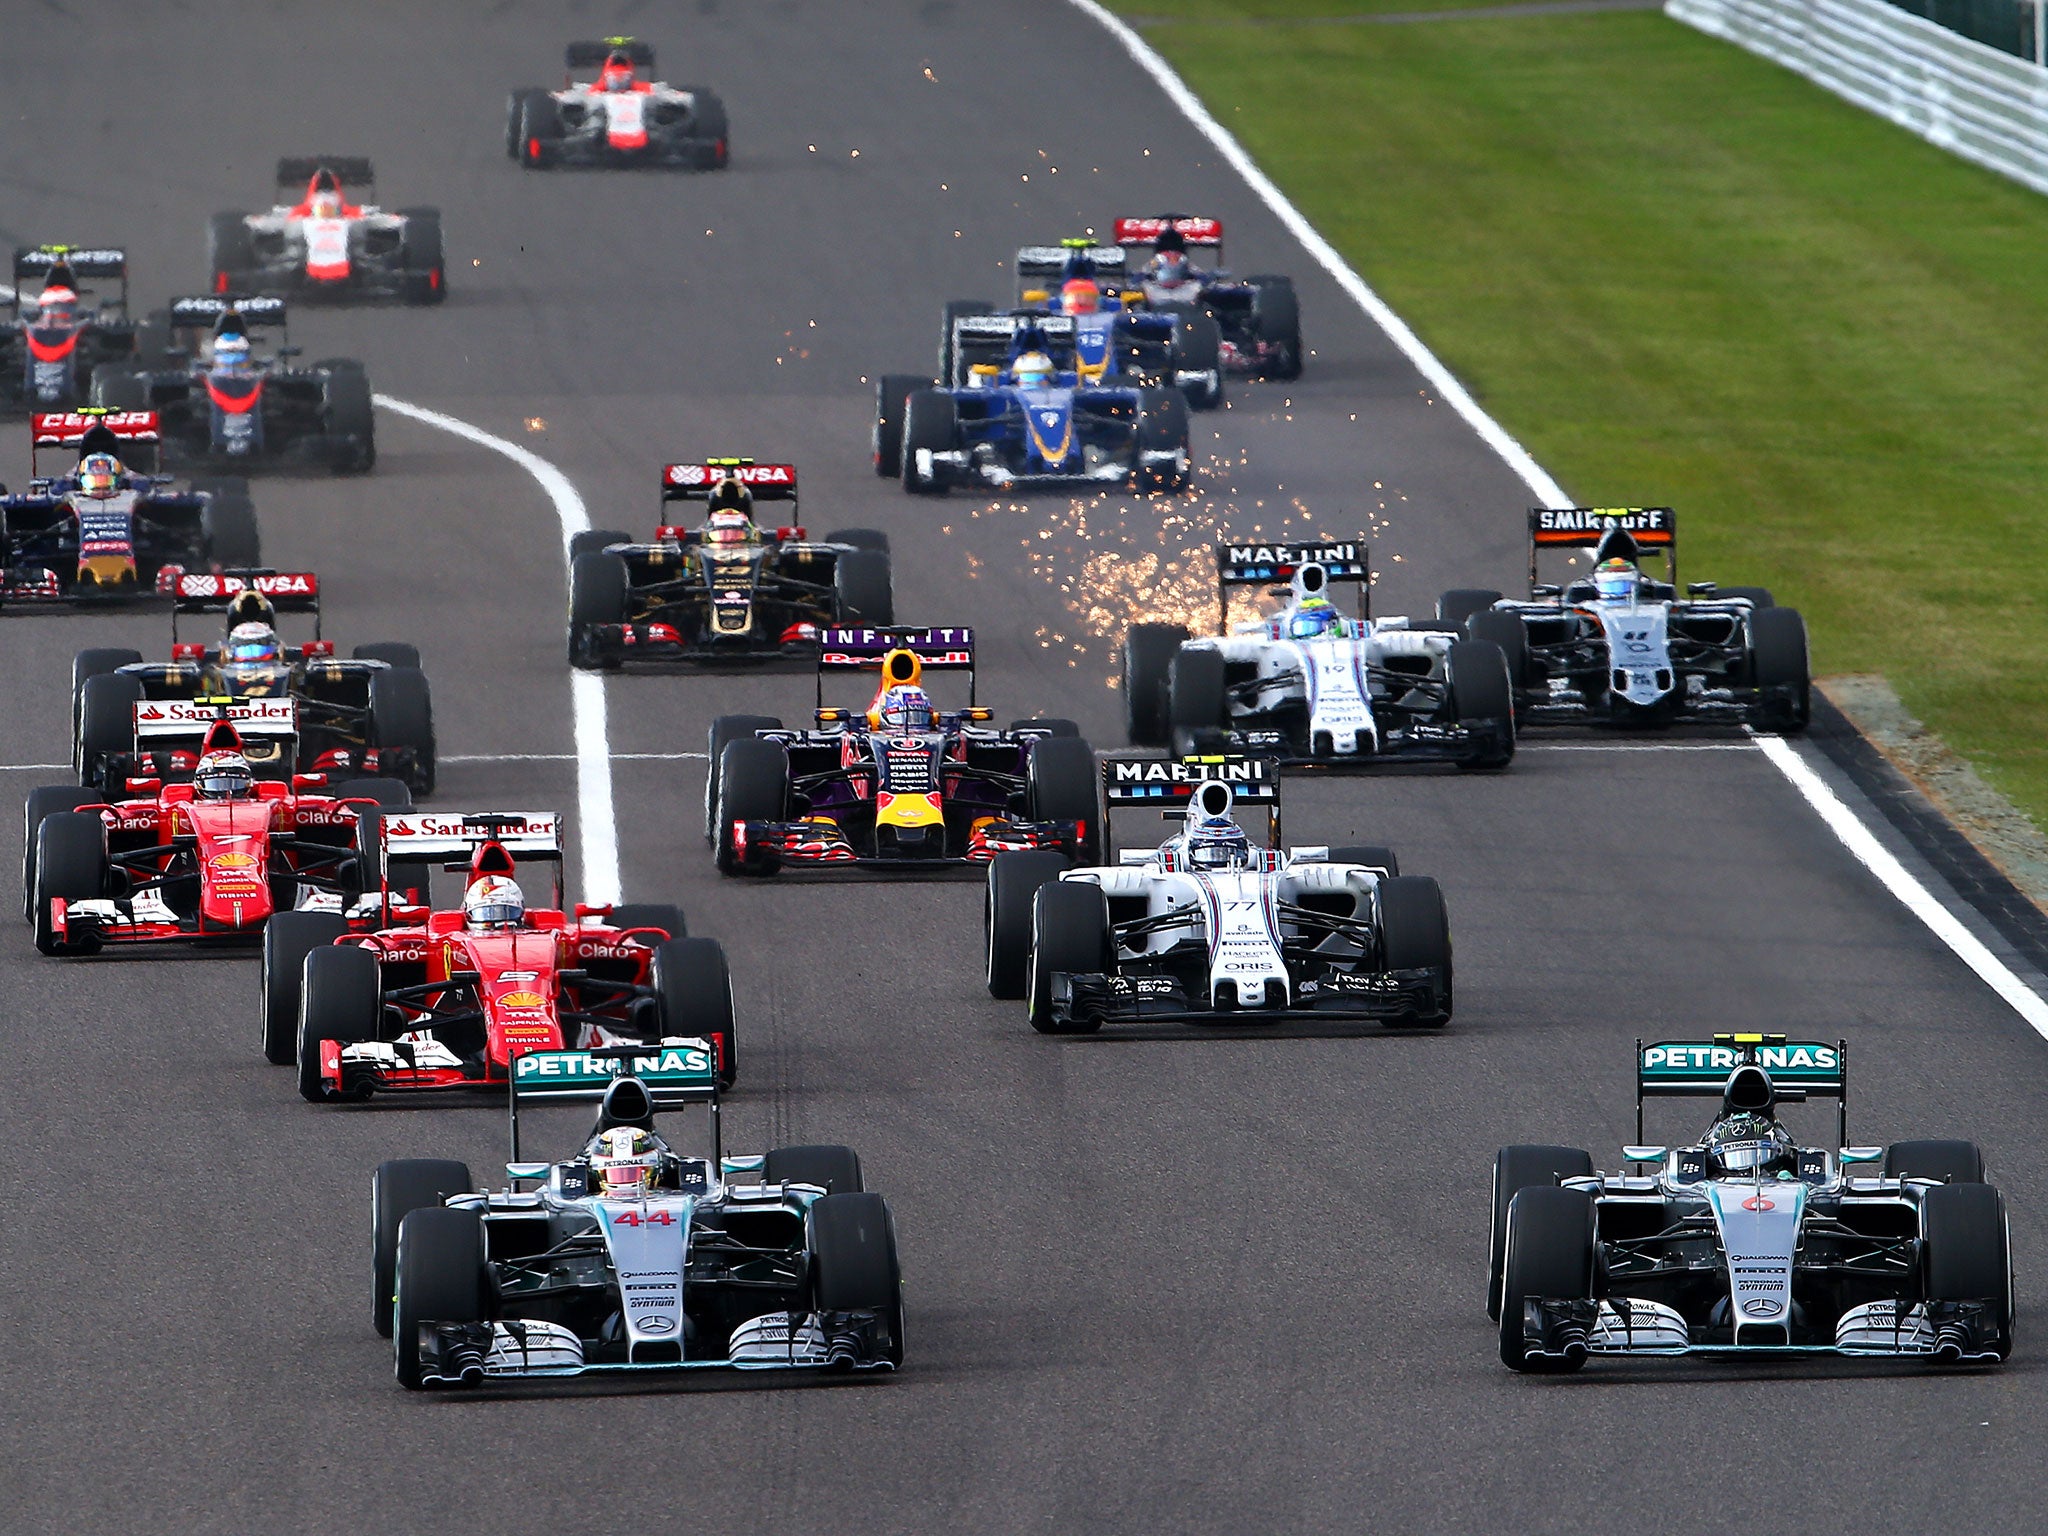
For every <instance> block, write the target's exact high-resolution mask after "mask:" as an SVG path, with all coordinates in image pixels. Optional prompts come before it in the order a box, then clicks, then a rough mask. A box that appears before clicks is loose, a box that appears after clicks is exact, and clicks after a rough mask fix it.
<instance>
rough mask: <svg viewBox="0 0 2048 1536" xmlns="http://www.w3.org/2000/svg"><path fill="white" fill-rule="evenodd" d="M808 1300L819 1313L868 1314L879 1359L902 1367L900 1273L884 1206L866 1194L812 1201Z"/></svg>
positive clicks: (892, 1227) (891, 1221)
mask: <svg viewBox="0 0 2048 1536" xmlns="http://www.w3.org/2000/svg"><path fill="white" fill-rule="evenodd" d="M808 1226H809V1237H810V1248H811V1287H812V1290H811V1301H812V1304H813V1305H814V1306H815V1307H816V1308H817V1310H818V1311H820V1312H873V1313H875V1314H876V1315H877V1317H878V1320H879V1321H880V1323H881V1325H882V1330H883V1333H884V1337H883V1338H882V1339H881V1341H880V1350H881V1356H882V1358H883V1359H884V1360H887V1361H888V1362H889V1363H890V1364H891V1365H901V1364H902V1363H903V1273H902V1269H901V1267H900V1266H899V1265H898V1263H897V1259H896V1220H895V1218H894V1217H893V1216H892V1215H891V1214H890V1212H889V1203H888V1202H887V1201H886V1200H884V1199H883V1198H882V1197H881V1196H880V1195H877V1194H869V1193H866V1192H857V1193H848V1194H833V1195H826V1196H824V1197H823V1198H821V1199H819V1200H817V1201H814V1202H813V1203H812V1205H811V1210H810V1216H809V1219H808Z"/></svg>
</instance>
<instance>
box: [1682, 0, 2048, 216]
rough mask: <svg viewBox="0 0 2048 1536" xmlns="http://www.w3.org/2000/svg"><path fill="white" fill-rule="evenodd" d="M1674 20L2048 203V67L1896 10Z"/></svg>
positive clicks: (1716, 8)
mask: <svg viewBox="0 0 2048 1536" xmlns="http://www.w3.org/2000/svg"><path fill="white" fill-rule="evenodd" d="M1664 13H1665V14H1666V15H1667V16H1670V17H1671V18H1672V19H1673V20H1675V21H1682V22H1684V23H1686V24H1687V25H1688V26H1692V27H1697V28H1698V29H1699V30H1700V31H1702V32H1706V33H1709V34H1711V35H1713V36H1715V37H1719V38H1723V39H1725V40H1727V41H1728V42H1731V43H1735V44H1737V45H1738V46H1740V47H1743V48H1747V49H1748V50H1749V51H1750V52H1752V53H1756V54H1761V55H1762V56H1763V57H1765V58H1767V59H1770V60H1773V61H1774V62H1776V63H1779V64H1783V65H1785V66H1786V67H1787V68H1788V69H1793V70H1797V71H1798V72H1799V73H1800V74H1802V75H1805V76H1806V77H1807V78H1808V79H1809V80H1812V81H1813V82H1814V83H1815V84H1817V85H1820V86H1824V87H1825V88H1826V89H1828V90H1831V91H1833V92H1834V93H1835V94H1836V95H1838V96H1842V97H1846V98H1847V99H1848V100H1850V101H1852V102H1854V103H1855V104H1856V105H1857V106H1859V107H1862V108H1864V109H1865V110H1867V111H1870V112H1875V113H1876V114H1877V115H1878V116H1880V117H1883V118H1887V119H1889V120H1890V121H1892V122H1894V123H1897V124H1898V125H1899V126H1900V127H1901V128H1905V129H1907V130H1909V131H1910V132H1913V133H1917V134H1918V135H1919V136H1920V137H1921V138H1923V139H1925V140H1927V141H1928V142H1929V143H1930V144H1933V145H1936V146H1937V147H1939V148H1941V149H1945V150H1948V151H1949V152H1950V153H1952V154H1956V155H1960V156H1962V157H1963V158H1964V159H1965V160H1973V161H1975V162H1976V163H1977V164H1979V165H1982V166H1985V167H1987V168H1988V169H1990V170H1994V171H1997V172H1999V173H2000V174H2001V175H2005V176H2010V177H2012V178H2013V180H2015V181H2018V182H2022V183H2024V184H2025V185H2026V186H2029V187H2032V188H2033V189H2034V190H2035V191H2036V192H2048V69H2043V68H2042V67H2041V66H2040V65H2038V64H2034V63H2030V62H2027V61H2026V60H2023V59H2017V58H2014V57H2013V56H2012V55H2011V54H2008V53H2001V52H2000V51H1999V50H1998V49H1996V48H1991V47H1987V46H1985V45H1984V44H1983V43H1977V42H1972V41H1971V40H1970V39H1968V38H1966V37H1960V36H1958V35H1957V34H1956V33H1954V32H1951V31H1949V30H1947V29H1946V28H1944V27H1940V26H1937V25H1936V24H1935V23H1933V22H1931V21H1927V20H1924V19H1922V18H1921V17H1918V16H1914V15H1910V14H1908V13H1907V12H1905V11H1902V10H1900V9H1899V8H1898V7H1897V6H1894V5H1890V4H1887V3H1886V0H1666V4H1665V6H1664Z"/></svg>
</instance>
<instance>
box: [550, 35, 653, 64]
mask: <svg viewBox="0 0 2048 1536" xmlns="http://www.w3.org/2000/svg"><path fill="white" fill-rule="evenodd" d="M615 53H623V54H624V55H625V56H626V57H627V58H628V59H630V60H631V61H632V63H633V67H634V68H635V69H652V68H654V44H652V43H643V42H642V41H640V39H639V38H637V37H605V38H599V39H597V40H596V41H581V42H574V43H571V44H570V45H569V46H568V47H566V48H564V49H563V50H562V63H563V64H564V65H565V66H566V67H568V68H570V69H595V68H597V66H598V65H600V64H602V63H603V62H604V61H605V60H606V59H608V58H610V57H611V56H612V55H613V54H615Z"/></svg>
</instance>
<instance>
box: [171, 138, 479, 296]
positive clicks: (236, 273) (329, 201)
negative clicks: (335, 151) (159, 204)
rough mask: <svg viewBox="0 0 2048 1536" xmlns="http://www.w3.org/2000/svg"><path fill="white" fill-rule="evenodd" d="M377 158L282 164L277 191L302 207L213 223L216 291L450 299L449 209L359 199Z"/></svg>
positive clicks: (210, 249) (372, 181) (210, 259)
mask: <svg viewBox="0 0 2048 1536" xmlns="http://www.w3.org/2000/svg"><path fill="white" fill-rule="evenodd" d="M376 180H377V173H376V170H375V169H374V168H373V167H372V166H371V164H370V162H369V161H368V160H364V159H359V158H356V157H353V156H343V155H315V156H313V157H311V158H309V159H297V160H289V159H288V160H280V161H278V162H277V186H278V189H279V191H280V192H282V193H285V194H287V195H289V194H290V193H293V192H298V191H301V189H303V195H301V196H300V197H299V200H298V201H297V202H295V203H287V202H280V203H278V204H276V205H275V206H274V207H272V208H271V210H270V211H269V212H268V213H256V214H251V213H244V212H242V211H241V210H239V209H237V210H234V211H232V212H228V213H216V214H215V215H214V216H213V220H212V222H211V223H210V224H209V225H208V226H207V252H206V258H207V270H208V271H209V272H211V273H212V274H213V291H214V292H215V293H288V294H290V295H292V296H293V297H294V298H299V299H402V300H404V301H405V302H406V303H408V304H438V303H440V302H441V301H442V300H443V299H444V298H446V297H447V296H448V278H447V273H446V270H445V267H446V263H445V262H444V261H443V259H442V254H441V210H440V209H438V208H400V209H398V210H397V211H396V212H388V211H386V210H385V209H382V208H379V207H377V206H376V204H375V203H374V202H370V201H363V202H350V201H349V193H350V192H352V191H353V192H356V193H357V194H358V195H361V194H363V193H364V192H366V191H367V192H369V193H371V194H372V195H374V192H375V186H376Z"/></svg>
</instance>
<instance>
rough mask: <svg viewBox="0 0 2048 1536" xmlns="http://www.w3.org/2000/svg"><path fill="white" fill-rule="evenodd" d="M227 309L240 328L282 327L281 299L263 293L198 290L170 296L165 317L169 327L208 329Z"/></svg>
mask: <svg viewBox="0 0 2048 1536" xmlns="http://www.w3.org/2000/svg"><path fill="white" fill-rule="evenodd" d="M230 310H232V311H234V313H235V316H236V318H237V319H239V320H240V321H241V323H242V329H243V330H244V331H253V330H258V329H264V328H268V327H271V326H275V327H276V328H277V329H279V330H283V329H284V328H285V306H284V300H283V299H280V298H276V297H273V296H271V295H267V294H255V293H202V294H195V295H192V296H191V297H188V298H183V299H173V300H171V305H170V310H169V312H168V318H169V322H170V326H171V329H173V330H179V331H210V330H212V329H213V328H214V327H215V326H216V325H218V324H219V323H220V320H221V317H222V316H223V315H225V314H227V313H228V312H229V311H230Z"/></svg>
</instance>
